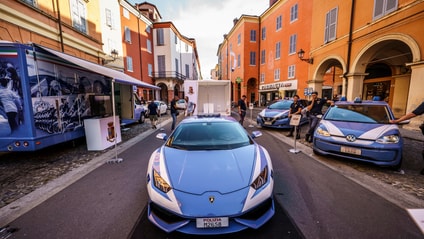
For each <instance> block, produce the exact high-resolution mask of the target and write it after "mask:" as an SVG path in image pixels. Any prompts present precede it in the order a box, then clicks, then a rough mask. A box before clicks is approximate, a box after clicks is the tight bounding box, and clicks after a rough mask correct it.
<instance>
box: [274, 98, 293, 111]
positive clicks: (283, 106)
mask: <svg viewBox="0 0 424 239" xmlns="http://www.w3.org/2000/svg"><path fill="white" fill-rule="evenodd" d="M291 103H293V101H291V100H282V101H278V102H275V103H274V104H272V105H270V106H269V107H268V109H273V110H288V109H290V105H291Z"/></svg>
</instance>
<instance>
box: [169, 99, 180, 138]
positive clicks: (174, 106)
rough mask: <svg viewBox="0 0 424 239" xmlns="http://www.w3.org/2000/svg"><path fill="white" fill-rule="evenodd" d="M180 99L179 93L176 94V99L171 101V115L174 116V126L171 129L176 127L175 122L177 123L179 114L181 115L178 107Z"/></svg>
mask: <svg viewBox="0 0 424 239" xmlns="http://www.w3.org/2000/svg"><path fill="white" fill-rule="evenodd" d="M179 99H180V97H178V95H175V96H174V99H172V101H171V117H172V126H171V130H174V129H175V124H176V123H177V116H178V115H179V112H178V108H177V101H178V100H179Z"/></svg>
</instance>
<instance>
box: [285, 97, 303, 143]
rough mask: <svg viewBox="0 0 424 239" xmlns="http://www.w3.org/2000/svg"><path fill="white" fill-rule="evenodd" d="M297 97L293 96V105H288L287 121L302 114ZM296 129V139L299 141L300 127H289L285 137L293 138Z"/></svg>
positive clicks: (301, 107)
mask: <svg viewBox="0 0 424 239" xmlns="http://www.w3.org/2000/svg"><path fill="white" fill-rule="evenodd" d="M299 98H300V97H299V96H298V95H294V96H293V103H291V105H290V111H289V116H288V117H289V119H290V118H291V117H292V115H299V114H301V112H302V109H303V105H302V104H301V103H300V101H299ZM295 129H296V139H300V127H299V126H291V128H290V132H289V133H288V134H287V137H292V136H293V131H294V130H295Z"/></svg>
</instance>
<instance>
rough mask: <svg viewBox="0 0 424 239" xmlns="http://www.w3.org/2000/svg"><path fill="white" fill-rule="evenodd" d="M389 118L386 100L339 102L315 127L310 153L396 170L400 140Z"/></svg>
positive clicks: (391, 117) (400, 146)
mask: <svg viewBox="0 0 424 239" xmlns="http://www.w3.org/2000/svg"><path fill="white" fill-rule="evenodd" d="M391 119H394V116H393V112H392V110H391V108H390V107H389V105H388V104H387V103H386V102H385V101H361V100H360V99H355V101H338V102H336V103H335V105H334V106H332V107H330V108H329V109H328V110H327V112H326V113H325V114H324V116H323V118H322V119H321V121H320V123H319V125H318V126H317V128H316V130H315V132H314V140H313V150H314V152H315V153H317V154H322V155H333V156H337V157H342V158H347V159H353V160H359V161H364V162H369V163H373V164H376V165H381V166H390V167H393V168H396V169H398V168H399V167H400V165H401V163H402V148H403V139H402V137H401V135H400V133H399V128H398V126H397V125H396V124H390V123H389V120H391Z"/></svg>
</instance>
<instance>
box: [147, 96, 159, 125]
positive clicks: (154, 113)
mask: <svg viewBox="0 0 424 239" xmlns="http://www.w3.org/2000/svg"><path fill="white" fill-rule="evenodd" d="M147 109H148V110H149V119H150V124H151V125H152V129H156V123H157V120H158V116H159V114H158V106H157V105H156V104H155V102H154V101H153V100H152V101H150V103H149V104H148V105H147Z"/></svg>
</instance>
